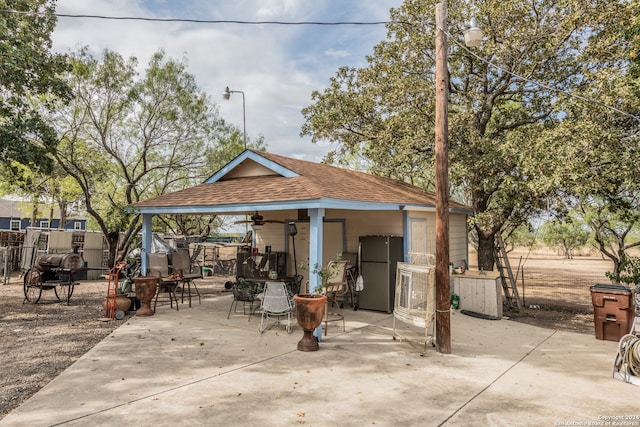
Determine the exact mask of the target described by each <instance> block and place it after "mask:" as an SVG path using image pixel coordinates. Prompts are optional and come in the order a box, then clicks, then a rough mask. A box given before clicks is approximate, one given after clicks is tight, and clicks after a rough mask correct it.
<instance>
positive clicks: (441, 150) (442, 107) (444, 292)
mask: <svg viewBox="0 0 640 427" xmlns="http://www.w3.org/2000/svg"><path fill="white" fill-rule="evenodd" d="M447 31H448V30H447V3H446V2H444V1H443V2H440V3H438V4H437V5H436V46H435V47H436V114H435V115H436V128H435V134H436V141H435V143H436V147H435V151H436V164H435V169H436V350H437V351H438V352H440V353H445V354H449V353H451V312H450V309H451V303H450V295H449V121H448V118H447V115H448V108H449V107H448V103H449V72H448V67H447V62H448V59H447V49H448V44H447Z"/></svg>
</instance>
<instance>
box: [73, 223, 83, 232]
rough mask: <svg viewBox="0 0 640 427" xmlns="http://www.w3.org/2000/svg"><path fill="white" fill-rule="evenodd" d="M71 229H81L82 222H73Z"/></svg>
mask: <svg viewBox="0 0 640 427" xmlns="http://www.w3.org/2000/svg"><path fill="white" fill-rule="evenodd" d="M73 229H74V230H82V223H81V222H80V221H75V222H74V223H73Z"/></svg>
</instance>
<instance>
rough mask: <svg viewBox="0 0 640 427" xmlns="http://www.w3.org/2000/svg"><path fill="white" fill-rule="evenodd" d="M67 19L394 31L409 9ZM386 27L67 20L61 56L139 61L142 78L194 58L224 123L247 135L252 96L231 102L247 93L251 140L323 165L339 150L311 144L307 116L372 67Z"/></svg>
mask: <svg viewBox="0 0 640 427" xmlns="http://www.w3.org/2000/svg"><path fill="white" fill-rule="evenodd" d="M57 4H58V6H57V12H58V13H62V14H88V15H106V16H136V17H150V18H185V19H212V20H214V19H217V20H242V21H266V20H270V21H287V22H293V21H323V22H328V21H386V20H388V19H389V9H390V8H394V7H399V6H400V5H401V4H402V0H367V1H364V0H226V1H220V0H218V1H212V0H189V1H187V0H182V1H179V0H148V1H132V0H111V1H107V0H58V2H57ZM385 37H386V28H385V26H384V25H378V26H309V25H305V26H279V25H238V24H195V23H177V22H171V23H169V22H164V23H163V22H141V21H113V20H97V19H90V18H64V17H61V18H59V19H58V25H57V27H56V30H55V31H54V34H53V48H54V50H55V51H58V52H63V53H66V52H69V51H76V50H77V49H78V48H79V47H81V46H88V47H89V48H90V51H91V52H92V53H93V54H94V55H95V56H96V57H100V56H101V52H102V51H103V50H104V49H107V48H108V49H111V50H114V51H116V52H119V53H120V54H122V55H125V56H136V57H137V58H138V59H139V62H140V71H142V70H143V69H144V67H145V66H146V64H147V62H148V59H149V57H150V56H151V54H152V53H154V52H156V51H157V50H158V49H164V50H165V52H166V53H167V55H168V56H169V57H172V58H182V57H186V58H187V61H188V71H189V72H190V73H191V74H193V75H194V76H195V78H196V81H197V82H198V84H199V86H200V87H201V88H202V89H203V90H204V91H206V92H208V93H209V94H211V96H212V99H213V101H214V102H216V103H217V104H218V106H219V110H220V115H221V116H222V118H224V119H225V120H226V121H227V122H229V123H231V124H234V125H236V126H238V128H239V129H240V130H241V131H242V126H243V124H242V95H241V94H233V95H232V96H231V99H230V100H229V101H224V100H223V99H222V91H223V90H224V88H225V86H229V88H230V89H232V90H241V91H244V93H245V100H246V123H247V125H246V126H247V133H248V135H249V137H257V136H258V135H259V134H262V135H264V136H265V140H266V142H267V144H268V147H269V151H272V152H274V153H278V154H283V155H287V156H291V157H296V158H302V159H306V160H312V161H319V160H321V158H322V156H323V155H324V154H326V153H327V152H328V151H329V149H330V146H329V145H328V144H326V143H320V144H312V143H311V142H310V140H309V139H308V138H304V139H303V138H301V137H300V136H299V134H300V127H301V125H302V123H303V118H302V115H301V113H300V110H301V109H302V108H304V107H306V106H308V105H309V104H310V102H311V92H312V91H313V90H322V89H324V88H325V87H326V86H327V85H328V83H329V79H330V77H332V76H333V75H334V74H335V72H336V71H337V69H338V68H339V67H341V66H356V67H358V66H364V65H366V59H365V57H366V55H369V54H371V53H372V51H373V47H374V46H375V45H376V44H377V43H379V42H380V41H382V40H384V39H385Z"/></svg>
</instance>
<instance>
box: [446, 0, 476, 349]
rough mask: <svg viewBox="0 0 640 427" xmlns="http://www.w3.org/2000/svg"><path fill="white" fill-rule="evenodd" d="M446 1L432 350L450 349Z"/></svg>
mask: <svg viewBox="0 0 640 427" xmlns="http://www.w3.org/2000/svg"><path fill="white" fill-rule="evenodd" d="M447 32H448V30H447V3H446V2H444V1H443V2H440V3H438V4H437V5H436V45H435V48H436V75H435V80H436V103H435V108H436V112H435V113H436V114H435V136H436V140H435V155H436V160H435V170H436V350H437V351H438V352H440V353H445V354H449V353H451V311H450V310H451V309H450V307H451V302H450V295H449V120H448V112H449V105H448V104H449V72H448V59H447V49H448V43H447ZM464 37H465V44H466V45H467V46H469V47H475V46H479V45H480V41H481V40H482V31H481V30H480V28H478V25H477V23H476V22H475V19H472V20H471V22H470V25H469V28H467V30H465V32H464Z"/></svg>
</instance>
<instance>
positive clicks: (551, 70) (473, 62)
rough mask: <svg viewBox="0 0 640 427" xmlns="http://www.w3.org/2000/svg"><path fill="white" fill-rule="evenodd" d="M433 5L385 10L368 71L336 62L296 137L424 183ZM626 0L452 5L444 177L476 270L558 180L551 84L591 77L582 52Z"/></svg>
mask: <svg viewBox="0 0 640 427" xmlns="http://www.w3.org/2000/svg"><path fill="white" fill-rule="evenodd" d="M436 3H437V1H436V0H427V1H425V0H406V1H405V2H404V4H403V5H402V6H401V7H400V8H398V9H393V10H392V11H391V19H392V20H393V21H394V22H393V23H391V24H389V25H388V36H387V39H386V40H385V41H383V42H381V43H380V44H378V45H377V46H376V47H375V48H374V52H373V54H372V55H371V56H370V57H368V58H367V60H368V66H367V67H366V68H361V69H355V68H348V67H343V68H341V69H339V70H338V71H337V73H336V75H335V76H334V77H332V78H331V82H330V85H329V87H328V88H327V89H326V90H325V91H324V92H322V93H320V92H314V93H313V94H312V100H313V104H312V105H310V106H308V107H307V108H305V109H304V110H303V114H304V116H305V119H306V121H305V123H304V125H303V128H302V134H304V135H310V136H311V137H312V139H313V140H314V141H319V140H329V141H333V142H336V143H337V145H338V147H337V149H336V150H335V151H334V152H333V153H332V154H331V155H330V157H329V158H330V159H335V158H341V157H342V156H344V155H351V156H358V157H360V158H364V159H367V160H368V162H369V165H368V169H369V171H371V172H373V173H377V174H381V175H386V176H389V177H394V178H399V179H403V180H406V181H409V182H412V183H414V184H417V185H421V186H423V187H425V188H427V189H431V188H432V184H433V169H432V165H433V154H434V131H433V124H434V92H435V89H434V76H433V72H434V58H435V51H434V37H435V31H434V29H433V27H432V24H431V22H430V21H431V17H432V16H433V15H434V10H435V4H436ZM624 3H625V2H624V1H623V0H616V1H609V0H608V1H603V0H585V1H580V2H568V1H554V0H534V1H529V0H527V1H524V0H507V1H504V0H500V1H498V0H485V1H481V2H474V8H473V10H471V9H470V8H469V6H468V4H467V2H449V22H450V23H451V24H450V27H451V28H450V33H451V35H450V37H449V40H450V46H449V54H450V57H449V72H450V88H449V89H450V97H449V108H450V114H449V133H450V179H451V183H452V185H453V186H454V189H455V187H457V190H455V191H456V192H457V193H462V194H464V195H465V196H466V197H465V199H466V200H464V201H466V202H467V203H468V204H470V206H471V207H472V208H473V211H474V217H473V218H472V224H471V225H472V226H473V228H474V230H475V232H476V233H477V236H478V265H479V267H480V268H482V269H485V270H487V269H492V268H493V264H494V259H493V249H494V237H495V234H496V233H497V232H499V231H500V230H501V229H503V228H504V227H505V226H507V225H509V226H510V227H516V226H517V225H518V224H520V223H522V222H524V221H525V220H526V219H527V218H528V217H529V216H531V215H532V213H534V212H536V210H538V209H540V208H542V207H544V206H545V201H546V198H547V197H548V196H549V194H552V193H553V192H554V191H555V190H556V188H557V187H558V181H557V179H558V172H557V171H556V170H557V169H558V166H559V164H560V163H559V159H558V157H556V156H555V153H556V152H557V151H558V150H559V149H560V147H561V144H562V143H563V142H564V141H560V140H558V139H556V138H555V137H554V135H553V132H552V131H553V129H554V128H555V127H556V126H557V124H558V123H559V122H561V121H562V119H563V114H564V113H562V111H563V107H564V106H563V103H564V102H565V101H566V98H565V97H564V96H559V95H558V92H557V90H564V91H571V90H573V89H575V88H577V87H580V86H582V85H586V84H588V83H589V81H588V80H587V78H588V77H591V76H592V75H591V74H588V75H587V74H585V69H584V67H583V63H582V62H581V61H580V59H581V52H582V51H583V50H584V48H585V45H586V44H587V40H588V37H589V36H590V35H594V34H597V33H598V32H600V31H602V29H603V28H611V26H613V25H614V24H615V23H616V20H617V19H618V18H619V17H620V14H621V13H622V9H623V7H622V5H623V4H624ZM471 12H475V15H476V16H477V18H478V23H479V25H480V27H482V29H483V31H484V34H485V37H484V40H483V44H482V46H481V47H480V48H479V49H477V50H475V51H471V50H468V49H466V48H464V47H463V46H464V44H463V42H462V33H463V29H464V26H463V24H462V23H463V22H464V21H467V20H468V17H470V16H471ZM486 61H490V62H491V63H488V62H486ZM594 67H595V65H594ZM517 76H522V77H523V78H519V77H517ZM533 82H544V84H545V86H540V85H537V84H535V83H533ZM550 88H554V89H555V90H552V89H550Z"/></svg>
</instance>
